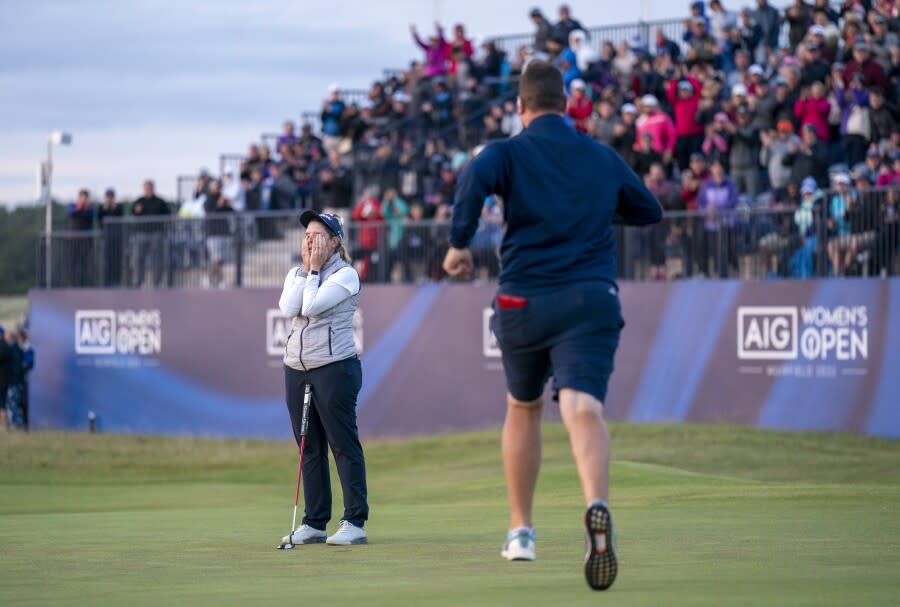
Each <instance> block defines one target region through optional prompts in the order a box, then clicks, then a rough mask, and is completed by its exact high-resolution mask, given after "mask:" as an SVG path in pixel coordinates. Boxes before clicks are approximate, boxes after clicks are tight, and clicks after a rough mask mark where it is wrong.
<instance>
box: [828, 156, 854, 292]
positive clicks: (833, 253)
mask: <svg viewBox="0 0 900 607" xmlns="http://www.w3.org/2000/svg"><path fill="white" fill-rule="evenodd" d="M832 182H833V183H834V195H833V196H832V197H831V201H830V202H829V204H828V218H829V224H830V225H831V226H833V231H834V233H835V236H834V237H833V238H831V239H830V240H829V241H828V261H829V262H830V263H831V271H832V273H833V274H834V275H835V276H843V275H844V273H845V272H846V270H847V268H848V267H849V266H850V264H852V263H853V260H855V259H856V253H857V251H858V249H859V239H858V238H857V237H856V235H854V234H853V229H852V228H853V227H854V226H853V223H859V222H858V221H855V219H856V218H855V216H856V215H857V214H858V207H859V193H858V192H856V190H854V189H853V186H852V185H851V183H850V176H849V175H847V174H846V173H837V174H836V175H834V176H833V177H832Z"/></svg>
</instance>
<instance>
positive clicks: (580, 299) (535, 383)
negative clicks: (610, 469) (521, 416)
mask: <svg viewBox="0 0 900 607" xmlns="http://www.w3.org/2000/svg"><path fill="white" fill-rule="evenodd" d="M493 308H494V316H493V318H492V319H491V329H492V330H493V331H494V335H495V336H496V338H497V343H498V344H499V346H500V351H501V352H502V353H503V368H504V370H505V371H506V386H507V389H508V390H509V393H510V394H511V395H512V396H513V398H515V399H516V400H520V401H533V400H537V399H538V398H540V396H541V394H543V392H544V385H545V384H546V383H547V380H548V379H549V378H550V377H551V376H552V377H553V390H554V397H555V395H556V393H557V392H558V391H559V390H560V389H561V388H571V389H573V390H577V391H579V392H586V393H588V394H590V395H592V396H594V397H595V398H597V399H598V400H600V401H601V402H605V399H606V390H607V387H608V384H609V376H610V375H611V374H612V371H613V360H614V358H615V355H616V348H617V347H618V345H619V333H620V332H621V330H622V327H623V326H625V321H624V320H623V319H622V308H621V306H620V305H619V297H618V293H617V292H616V289H615V287H613V286H612V285H610V284H609V283H606V282H599V281H598V282H590V283H578V284H573V285H571V286H567V287H562V288H559V289H556V290H554V291H550V292H547V293H542V294H540V295H529V296H527V297H518V296H516V294H515V293H508V292H505V291H504V290H503V289H502V288H501V290H500V292H499V293H498V294H497V296H496V297H495V298H494V302H493Z"/></svg>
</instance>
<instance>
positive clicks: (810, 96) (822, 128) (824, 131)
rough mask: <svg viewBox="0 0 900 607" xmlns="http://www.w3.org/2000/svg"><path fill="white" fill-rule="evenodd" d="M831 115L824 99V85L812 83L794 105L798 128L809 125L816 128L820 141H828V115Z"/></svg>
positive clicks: (826, 100) (827, 103)
mask: <svg viewBox="0 0 900 607" xmlns="http://www.w3.org/2000/svg"><path fill="white" fill-rule="evenodd" d="M829 113H831V103H829V101H828V99H827V98H826V97H825V85H824V84H822V83H821V82H814V83H813V85H812V86H811V87H810V88H809V91H808V92H807V90H806V89H804V90H803V92H802V93H801V94H800V98H799V99H797V102H796V103H794V116H796V117H797V119H798V120H799V121H800V127H801V128H802V127H804V126H805V125H807V124H811V125H813V126H814V127H816V134H817V135H818V136H819V139H820V140H822V141H826V142H827V141H828V139H829V137H830V132H829V128H828V114H829Z"/></svg>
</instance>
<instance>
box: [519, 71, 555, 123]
mask: <svg viewBox="0 0 900 607" xmlns="http://www.w3.org/2000/svg"><path fill="white" fill-rule="evenodd" d="M519 97H521V98H522V103H523V104H524V105H525V107H526V108H528V109H529V110H531V111H532V112H559V113H562V112H565V111H566V93H565V87H564V86H563V78H562V73H560V71H559V70H558V69H556V68H555V67H554V66H553V65H551V64H549V63H547V62H546V61H541V60H540V59H532V60H531V61H529V62H528V67H526V68H525V71H524V72H523V73H522V77H521V78H520V79H519Z"/></svg>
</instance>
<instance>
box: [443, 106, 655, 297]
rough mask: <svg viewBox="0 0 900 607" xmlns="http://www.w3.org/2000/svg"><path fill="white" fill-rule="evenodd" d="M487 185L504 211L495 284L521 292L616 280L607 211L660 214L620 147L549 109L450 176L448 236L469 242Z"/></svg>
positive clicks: (624, 218)
mask: <svg viewBox="0 0 900 607" xmlns="http://www.w3.org/2000/svg"><path fill="white" fill-rule="evenodd" d="M493 194H496V195H499V196H500V197H501V198H502V199H503V202H504V207H503V211H504V215H505V219H506V233H505V235H504V237H503V244H502V245H501V247H500V261H501V264H502V270H501V272H500V286H501V289H502V290H503V291H505V292H509V293H516V294H520V295H528V294H532V293H540V292H542V291H545V290H549V289H552V288H554V287H558V286H560V285H563V284H572V283H574V282H587V281H596V280H600V281H605V282H608V283H610V284H612V285H615V284H616V283H615V279H616V243H615V238H614V235H613V229H612V224H613V218H614V217H616V216H617V215H618V217H617V220H618V221H621V222H623V223H625V224H627V225H636V226H641V225H648V224H652V223H657V222H658V221H660V220H661V219H662V207H660V204H659V202H658V201H657V200H656V198H655V197H654V196H653V194H651V193H650V191H649V190H648V189H647V188H646V187H645V186H644V184H643V182H641V180H640V179H639V178H638V176H637V175H635V173H634V171H632V170H631V167H629V166H628V165H627V164H626V163H625V161H624V160H623V159H622V157H621V156H619V155H618V154H617V153H616V152H615V151H614V150H613V149H612V148H611V147H609V146H607V145H604V144H602V143H598V142H596V141H593V140H592V139H590V138H588V137H587V136H586V135H583V134H581V133H578V132H576V131H575V129H573V128H572V127H570V126H569V125H568V124H567V123H566V122H565V120H564V119H563V118H562V116H560V115H557V114H545V115H543V116H539V117H538V118H535V119H534V120H533V121H532V122H531V124H529V126H528V128H527V129H525V130H524V131H522V132H521V133H520V134H519V135H517V136H515V137H512V138H510V139H506V140H503V141H497V142H495V143H491V144H490V145H488V146H487V147H486V148H485V149H484V150H483V151H482V152H481V153H480V154H479V155H478V156H477V157H476V158H475V159H474V160H472V162H471V163H469V166H468V167H466V169H465V170H464V171H463V173H462V175H461V176H460V178H459V181H458V183H457V190H456V200H455V201H454V206H453V221H452V228H451V233H450V244H451V245H452V246H454V247H456V248H458V249H462V248H466V247H467V246H468V245H469V242H470V241H471V240H472V236H473V235H474V234H475V231H476V230H477V228H478V219H479V217H480V216H481V209H482V206H484V201H485V198H487V197H488V196H490V195H493Z"/></svg>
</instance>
